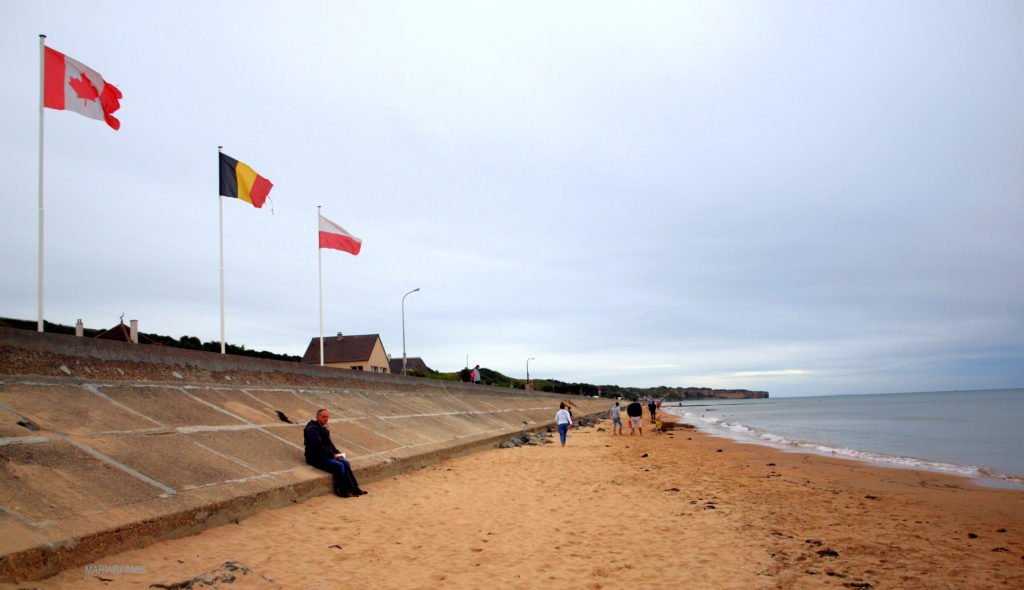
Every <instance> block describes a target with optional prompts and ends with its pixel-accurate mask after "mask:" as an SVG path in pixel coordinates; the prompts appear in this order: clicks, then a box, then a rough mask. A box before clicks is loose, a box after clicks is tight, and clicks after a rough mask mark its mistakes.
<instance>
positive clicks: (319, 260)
mask: <svg viewBox="0 0 1024 590" xmlns="http://www.w3.org/2000/svg"><path fill="white" fill-rule="evenodd" d="M323 259H324V255H323V248H321V247H320V205H317V206H316V276H317V283H318V284H319V287H320V366H321V367H322V366H324V270H323V264H324V263H323Z"/></svg>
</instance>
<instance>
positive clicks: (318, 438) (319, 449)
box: [302, 409, 367, 498]
mask: <svg viewBox="0 0 1024 590" xmlns="http://www.w3.org/2000/svg"><path fill="white" fill-rule="evenodd" d="M330 419H331V414H330V412H328V411H327V410H323V409H321V410H317V411H316V420H310V421H309V424H306V430H305V431H304V432H303V434H302V438H303V441H304V442H305V445H306V463H309V464H310V465H312V466H313V467H316V468H317V469H322V470H323V471H326V472H327V473H330V474H331V475H333V476H334V493H335V494H338V495H339V496H341V497H342V498H348V497H350V496H362V495H363V494H365V493H367V492H364V491H363V490H361V489H359V482H357V481H356V475H355V474H354V473H352V465H351V464H349V462H348V461H347V460H346V459H345V453H342V452H341V451H339V450H338V447H336V446H334V443H333V442H331V431H330V430H328V429H327V421H328V420H330Z"/></svg>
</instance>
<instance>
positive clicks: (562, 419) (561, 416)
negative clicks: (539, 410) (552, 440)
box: [555, 402, 572, 447]
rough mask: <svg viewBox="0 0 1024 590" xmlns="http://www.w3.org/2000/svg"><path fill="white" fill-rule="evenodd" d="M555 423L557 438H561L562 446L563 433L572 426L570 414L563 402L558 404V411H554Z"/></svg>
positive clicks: (563, 444) (563, 443) (563, 441)
mask: <svg viewBox="0 0 1024 590" xmlns="http://www.w3.org/2000/svg"><path fill="white" fill-rule="evenodd" d="M555 424H556V425H558V438H560V439H562V446H563V447H564V446H565V435H566V433H568V432H569V427H570V426H572V414H570V413H569V410H566V409H565V402H561V403H559V404H558V412H557V413H555Z"/></svg>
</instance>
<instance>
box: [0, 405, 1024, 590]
mask: <svg viewBox="0 0 1024 590" xmlns="http://www.w3.org/2000/svg"><path fill="white" fill-rule="evenodd" d="M626 432H627V434H626V435H625V436H613V435H612V434H611V431H610V427H609V423H608V422H607V421H604V422H602V423H600V424H599V425H598V426H597V427H596V428H594V427H590V428H582V429H577V430H573V431H571V432H570V434H569V445H568V446H567V447H565V448H561V447H559V445H558V443H557V434H556V435H555V437H554V438H553V439H551V440H552V443H553V444H548V445H543V446H526V447H519V448H511V449H493V450H487V451H483V452H480V453H477V454H474V455H471V456H467V457H463V458H459V459H455V460H451V461H448V462H445V463H441V464H438V465H434V466H431V467H427V468H424V469H422V470H419V471H416V472H413V473H408V474H403V475H401V476H398V477H393V478H389V479H385V480H381V481H377V482H372V483H366V484H365V485H364V487H365V488H366V489H367V490H369V491H370V494H369V495H367V496H363V497H360V498H352V499H340V498H335V497H332V496H331V497H328V496H324V497H319V498H315V499H313V500H310V501H308V502H305V503H304V504H301V505H296V506H292V507H289V508H284V509H280V510H271V511H267V512H264V513H261V514H259V515H256V516H254V517H252V518H249V519H247V520H243V521H241V522H239V523H238V524H237V525H227V526H223V527H219V528H215V529H211V530H208V531H205V532H203V533H201V534H199V535H195V536H192V537H188V538H184V539H177V540H173V541H164V542H160V543H157V544H155V545H152V546H149V547H146V548H143V549H140V550H135V551H128V552H125V553H121V554H118V555H114V556H111V557H108V558H106V559H103V560H100V561H98V562H96V563H95V564H92V565H91V566H87V567H86V568H78V569H75V570H70V571H66V572H63V573H62V574H59V575H58V576H55V577H53V578H49V579H47V580H42V581H38V582H25V583H21V584H12V585H0V588H39V589H46V588H87V589H88V588H151V587H156V588H160V587H163V588H185V587H188V586H186V585H184V583H185V582H187V581H190V580H194V582H193V584H192V586H191V588H211V587H217V588H231V589H248V588H324V589H327V588H332V589H333V588H401V589H407V588H440V587H447V588H484V587H491V588H523V589H526V588H547V589H559V588H590V589H597V588H645V587H647V588H649V587H665V588H683V587H686V588H709V589H710V588H1018V589H1019V588H1024V491H1019V490H1005V489H992V488H984V487H979V486H976V485H975V484H974V483H973V482H972V481H971V480H968V479H964V478H959V477H954V476H947V475H943V474H935V473H929V472H920V471H911V470H897V469H886V468H878V467H872V466H868V465H864V464H860V463H856V462H851V461H846V460H839V459H831V458H827V457H819V456H814V455H805V454H796V453H784V452H781V451H776V450H773V449H769V448H765V447H759V446H754V445H743V444H738V443H734V442H731V441H728V440H724V439H719V438H714V437H710V436H706V435H703V434H700V433H697V432H694V431H692V430H685V429H678V428H677V429H675V430H674V431H672V432H669V433H665V434H663V435H660V436H654V435H652V434H651V433H649V432H648V433H646V435H645V436H643V437H640V436H629V434H628V432H629V429H628V428H626ZM225 564H227V565H225ZM202 579H205V580H207V581H208V582H210V584H204V583H202V582H200V580H202ZM228 580H231V581H228Z"/></svg>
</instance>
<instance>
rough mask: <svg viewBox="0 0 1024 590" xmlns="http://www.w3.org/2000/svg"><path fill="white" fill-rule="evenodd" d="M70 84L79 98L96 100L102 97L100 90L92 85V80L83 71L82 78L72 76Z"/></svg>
mask: <svg viewBox="0 0 1024 590" xmlns="http://www.w3.org/2000/svg"><path fill="white" fill-rule="evenodd" d="M68 84H70V85H71V89H72V90H74V91H75V94H77V95H78V98H81V99H82V100H96V99H97V98H99V97H100V94H99V92H97V91H96V87H95V86H93V85H92V81H91V80H89V78H87V77H86V76H85V73H84V72H83V73H82V79H81V80H79V79H78V78H72V79H71V80H70V81H69V82H68Z"/></svg>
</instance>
